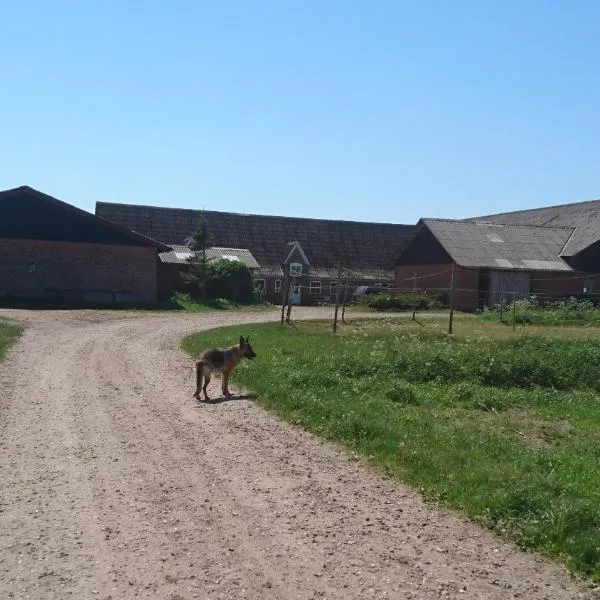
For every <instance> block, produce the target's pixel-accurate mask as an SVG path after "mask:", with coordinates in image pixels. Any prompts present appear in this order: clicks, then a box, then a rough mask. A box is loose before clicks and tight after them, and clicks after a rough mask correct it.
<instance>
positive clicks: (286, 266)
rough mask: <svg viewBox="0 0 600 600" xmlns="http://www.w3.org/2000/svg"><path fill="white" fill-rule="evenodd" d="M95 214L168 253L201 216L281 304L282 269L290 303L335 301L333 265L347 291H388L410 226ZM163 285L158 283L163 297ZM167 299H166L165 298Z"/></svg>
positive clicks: (110, 207) (153, 212) (123, 210)
mask: <svg viewBox="0 0 600 600" xmlns="http://www.w3.org/2000/svg"><path fill="white" fill-rule="evenodd" d="M96 215H98V216H101V217H104V218H105V219H108V220H111V221H113V222H115V223H117V224H119V225H121V226H123V227H126V228H127V229H131V230H133V231H137V232H140V233H142V234H144V235H146V236H148V237H151V238H153V239H156V240H160V241H161V242H162V243H164V244H168V245H171V246H174V245H185V244H186V243H187V240H188V239H189V238H190V236H191V235H192V233H193V232H194V230H195V229H196V226H197V224H198V218H199V216H200V215H203V216H204V218H205V220H206V224H207V227H208V230H209V232H210V234H211V237H212V240H213V244H214V245H215V246H217V247H223V248H238V249H245V250H247V251H248V252H249V254H251V255H252V256H253V257H254V259H255V260H256V261H257V263H258V265H259V266H258V267H257V268H255V269H254V270H253V275H254V278H255V281H256V282H257V283H258V284H259V285H260V286H261V287H262V288H263V289H264V292H265V296H266V297H267V299H268V300H270V301H272V302H280V301H281V297H282V285H283V282H284V270H285V272H287V273H289V274H291V276H292V277H293V278H294V279H295V280H296V282H297V286H296V287H295V290H296V291H295V293H294V296H293V298H292V301H293V302H294V303H297V304H313V303H315V302H318V301H322V300H328V299H331V298H332V297H333V296H334V294H335V286H336V282H337V276H338V263H341V265H342V267H343V269H344V273H348V276H349V286H351V287H356V286H357V285H378V284H379V285H383V286H389V287H391V286H393V283H394V259H395V257H396V255H397V253H398V250H399V248H400V247H401V245H402V243H403V242H404V241H405V240H407V239H408V238H409V237H410V236H411V234H412V233H413V231H414V226H413V225H394V224H384V223H363V222H355V221H334V220H324V219H304V218H294V217H279V216H267V215H252V214H239V213H229V212H219V211H212V210H206V211H198V210H188V209H180V208H160V207H153V206H139V205H130V204H117V203H108V202H97V203H96ZM167 289H168V285H167V284H165V285H164V286H163V285H162V284H161V290H167ZM164 293H166V292H164Z"/></svg>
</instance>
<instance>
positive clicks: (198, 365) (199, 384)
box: [194, 361, 203, 400]
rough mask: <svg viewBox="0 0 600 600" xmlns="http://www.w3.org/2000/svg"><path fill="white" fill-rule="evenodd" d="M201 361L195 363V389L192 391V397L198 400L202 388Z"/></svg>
mask: <svg viewBox="0 0 600 600" xmlns="http://www.w3.org/2000/svg"><path fill="white" fill-rule="evenodd" d="M202 367H203V365H202V362H200V361H199V362H197V363H196V391H195V392H194V398H197V399H198V400H200V391H201V390H202V372H203V368H202Z"/></svg>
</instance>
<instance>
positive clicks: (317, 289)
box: [310, 281, 321, 296]
mask: <svg viewBox="0 0 600 600" xmlns="http://www.w3.org/2000/svg"><path fill="white" fill-rule="evenodd" d="M310 295H311V296H320V295H321V282H320V281H311V282H310Z"/></svg>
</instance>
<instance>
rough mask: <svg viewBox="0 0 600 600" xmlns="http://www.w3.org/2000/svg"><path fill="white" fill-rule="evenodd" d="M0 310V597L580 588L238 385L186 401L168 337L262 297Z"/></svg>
mask: <svg viewBox="0 0 600 600" xmlns="http://www.w3.org/2000/svg"><path fill="white" fill-rule="evenodd" d="M330 312H331V311H330V310H329V311H327V310H325V311H324V309H297V310H295V317H296V318H304V317H314V316H329V315H330ZM0 316H5V317H9V318H14V319H19V320H23V321H26V322H27V323H28V328H27V329H26V332H25V334H24V336H23V338H22V340H21V341H20V342H19V343H18V344H17V345H16V346H14V347H13V349H12V350H11V351H10V352H9V354H8V357H7V359H6V361H5V362H4V363H2V364H1V365H0V485H1V488H0V490H1V493H0V597H1V598H17V599H19V600H21V599H26V598H30V599H43V600H51V599H64V598H76V599H78V600H84V599H88V598H89V599H94V598H101V599H109V598H112V599H114V600H117V599H119V600H121V599H128V598H154V599H163V598H165V599H172V600H184V599H185V600H187V599H191V598H202V599H217V598H227V599H232V598H259V599H275V598H276V599H286V600H287V599H312V598H319V599H321V598H329V599H333V598H339V599H345V600H347V599H354V598H356V599H361V600H362V599H370V598H373V599H380V598H397V599H402V600H404V599H411V598H423V599H429V598H461V599H465V600H466V599H473V600H474V599H485V600H496V599H497V600H509V599H512V598H522V599H527V600H542V599H564V600H574V599H579V598H586V599H587V598H597V597H598V596H596V595H594V593H593V592H591V591H589V590H587V589H586V588H585V587H584V586H583V585H580V584H578V583H576V582H575V581H573V580H572V579H571V578H570V577H569V576H568V574H567V573H566V572H565V571H564V570H563V569H562V568H560V567H558V566H556V565H555V564H553V563H551V562H549V561H546V560H544V559H541V558H539V557H536V556H533V555H530V554H524V553H522V552H520V551H519V550H518V549H517V548H516V547H515V546H513V545H511V544H507V543H506V542H503V541H501V540H499V539H498V538H497V537H495V536H494V535H493V534H491V533H490V532H488V531H486V530H483V529H480V528H479V527H477V526H476V525H474V524H472V523H469V522H468V521H467V520H465V519H463V518H462V517H459V516H457V515H455V514H454V513H452V512H450V511H445V510H440V509H437V508H435V507H432V506H429V505H426V504H424V503H423V501H422V500H421V498H420V496H419V495H418V494H417V493H416V492H415V491H413V490H411V489H410V488H408V487H405V486H403V485H400V484H397V483H394V482H392V481H390V480H388V479H386V478H385V477H383V476H382V475H379V474H377V473H373V472H372V471H371V470H370V469H369V468H368V466H366V465H365V464H364V463H363V462H362V461H360V460H356V459H354V458H353V457H352V456H351V455H349V454H348V453H347V452H345V451H343V450H342V449H340V448H339V447H337V446H335V445H333V444H330V443H324V442H322V441H320V440H319V439H317V438H315V437H314V436H312V435H310V434H308V433H306V432H304V431H301V430H299V429H296V428H294V427H292V426H290V425H287V424H286V423H284V422H282V421H280V420H279V419H277V418H276V417H274V416H273V415H270V414H268V413H266V412H264V411H263V410H261V409H260V408H258V407H257V406H256V405H254V404H253V403H252V402H251V401H250V400H247V399H243V398H239V397H238V398H236V397H234V398H233V399H231V400H228V401H225V402H218V403H214V404H199V403H198V402H196V401H195V400H194V399H193V398H192V393H193V392H194V375H193V368H192V360H191V359H190V358H189V357H187V356H186V355H184V354H183V352H182V351H181V350H179V347H178V345H179V340H180V339H181V337H183V336H184V335H186V334H188V333H191V332H193V331H197V330H200V329H207V328H212V327H215V326H220V325H232V324H240V329H239V333H240V334H242V333H244V327H243V326H242V325H243V323H249V322H255V321H265V320H274V319H277V318H278V317H279V314H278V312H276V311H273V312H266V313H263V312H254V313H242V312H239V313H238V312H227V313H209V314H168V313H156V314H153V313H144V312H140V313H133V312H132V313H118V312H112V313H109V312H94V311H22V310H0ZM236 335H237V333H236ZM256 360H260V356H259V357H258V358H257V359H256ZM219 384H220V382H219V381H218V380H216V381H215V380H214V379H213V381H212V382H211V389H210V392H211V396H213V397H214V396H218V395H219Z"/></svg>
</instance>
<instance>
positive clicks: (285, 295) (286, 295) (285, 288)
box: [281, 273, 290, 325]
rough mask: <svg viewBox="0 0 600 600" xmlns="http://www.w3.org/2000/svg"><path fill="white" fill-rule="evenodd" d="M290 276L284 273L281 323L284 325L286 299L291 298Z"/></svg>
mask: <svg viewBox="0 0 600 600" xmlns="http://www.w3.org/2000/svg"><path fill="white" fill-rule="evenodd" d="M289 279H290V278H289V276H288V274H287V273H286V274H285V275H284V278H283V289H282V290H281V294H282V296H281V325H283V320H284V318H285V307H286V304H287V302H286V300H289V291H288V286H289Z"/></svg>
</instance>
